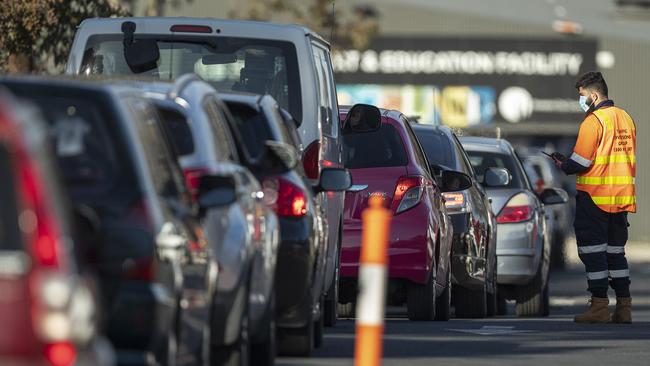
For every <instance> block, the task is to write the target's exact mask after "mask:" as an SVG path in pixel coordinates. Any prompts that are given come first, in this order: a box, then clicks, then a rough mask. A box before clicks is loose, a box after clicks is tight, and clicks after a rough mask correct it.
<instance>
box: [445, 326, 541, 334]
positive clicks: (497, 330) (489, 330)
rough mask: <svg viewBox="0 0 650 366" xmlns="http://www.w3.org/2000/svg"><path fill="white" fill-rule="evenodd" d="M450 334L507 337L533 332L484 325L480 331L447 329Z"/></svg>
mask: <svg viewBox="0 0 650 366" xmlns="http://www.w3.org/2000/svg"><path fill="white" fill-rule="evenodd" d="M447 330H449V331H452V332H461V333H471V334H478V335H507V334H517V333H530V332H534V330H521V329H515V327H507V326H496V325H485V326H482V327H481V328H480V329H447Z"/></svg>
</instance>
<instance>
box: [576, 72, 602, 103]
mask: <svg viewBox="0 0 650 366" xmlns="http://www.w3.org/2000/svg"><path fill="white" fill-rule="evenodd" d="M580 88H585V89H594V90H596V91H597V92H599V93H600V94H602V95H603V96H604V97H607V96H608V94H607V92H608V90H607V83H606V82H605V79H604V78H603V74H601V73H600V72H599V71H589V72H586V73H584V74H582V76H580V77H579V78H578V81H576V89H580Z"/></svg>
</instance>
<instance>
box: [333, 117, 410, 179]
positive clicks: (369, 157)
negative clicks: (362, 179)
mask: <svg viewBox="0 0 650 366" xmlns="http://www.w3.org/2000/svg"><path fill="white" fill-rule="evenodd" d="M343 156H344V158H343V159H344V162H345V167H346V168H350V169H359V168H381V167H392V166H404V165H406V164H407V163H408V159H407V157H406V150H405V149H404V144H403V143H402V139H401V138H400V135H399V133H398V132H397V129H396V128H395V127H393V126H392V125H390V124H387V123H383V124H382V125H381V127H380V128H379V130H377V131H374V132H366V133H359V134H350V135H345V136H343Z"/></svg>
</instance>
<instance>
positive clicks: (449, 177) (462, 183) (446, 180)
mask: <svg viewBox="0 0 650 366" xmlns="http://www.w3.org/2000/svg"><path fill="white" fill-rule="evenodd" d="M440 183H441V185H440V190H442V191H443V192H454V191H464V190H466V189H469V188H470V187H472V178H471V177H470V176H469V175H467V174H465V173H461V172H457V171H453V170H445V171H443V172H442V175H441V182H440Z"/></svg>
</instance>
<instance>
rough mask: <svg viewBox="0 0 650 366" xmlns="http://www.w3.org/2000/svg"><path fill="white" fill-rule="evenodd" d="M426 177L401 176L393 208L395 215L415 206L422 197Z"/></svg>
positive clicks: (394, 196)
mask: <svg viewBox="0 0 650 366" xmlns="http://www.w3.org/2000/svg"><path fill="white" fill-rule="evenodd" d="M423 188H424V177H421V176H410V177H400V178H399V179H398V180H397V185H396V186H395V194H394V195H393V203H392V205H391V208H392V210H393V213H394V214H395V215H397V214H399V213H402V212H404V211H406V210H408V209H411V208H413V207H415V206H416V205H417V204H418V203H419V202H420V199H421V198H422V193H423Z"/></svg>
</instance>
